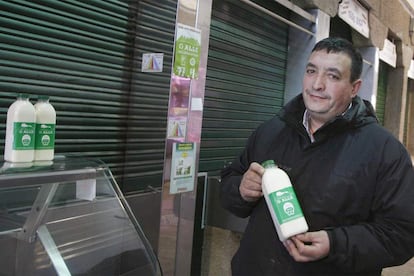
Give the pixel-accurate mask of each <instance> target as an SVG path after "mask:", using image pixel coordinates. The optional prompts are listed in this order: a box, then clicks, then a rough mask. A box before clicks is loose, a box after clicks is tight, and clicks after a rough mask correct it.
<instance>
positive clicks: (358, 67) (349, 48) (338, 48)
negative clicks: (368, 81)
mask: <svg viewBox="0 0 414 276" xmlns="http://www.w3.org/2000/svg"><path fill="white" fill-rule="evenodd" d="M321 50H325V51H327V52H328V53H344V54H346V55H348V56H349V58H350V59H351V82H354V81H356V80H357V79H359V78H360V77H361V73H362V57H361V54H360V53H359V52H358V51H357V50H355V48H354V46H353V45H352V44H351V42H349V41H348V40H345V39H343V38H339V37H328V38H325V39H323V40H321V41H319V42H318V43H316V44H315V46H314V47H313V49H312V52H315V51H321Z"/></svg>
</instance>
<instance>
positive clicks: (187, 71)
mask: <svg viewBox="0 0 414 276" xmlns="http://www.w3.org/2000/svg"><path fill="white" fill-rule="evenodd" d="M174 52H175V55H174V74H175V75H176V76H179V77H184V78H190V79H196V78H198V67H199V64H200V54H201V31H200V30H198V29H195V28H192V27H190V26H186V25H183V24H178V25H177V34H176V42H175V51H174Z"/></svg>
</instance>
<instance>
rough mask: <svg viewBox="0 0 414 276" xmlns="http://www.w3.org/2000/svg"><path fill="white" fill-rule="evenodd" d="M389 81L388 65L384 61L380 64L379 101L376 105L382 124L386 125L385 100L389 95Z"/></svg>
mask: <svg viewBox="0 0 414 276" xmlns="http://www.w3.org/2000/svg"><path fill="white" fill-rule="evenodd" d="M387 83H388V65H387V64H385V63H384V62H380V64H379V72H378V89H377V102H376V105H375V112H376V113H377V117H378V120H379V122H380V124H381V125H384V116H385V101H386V97H387Z"/></svg>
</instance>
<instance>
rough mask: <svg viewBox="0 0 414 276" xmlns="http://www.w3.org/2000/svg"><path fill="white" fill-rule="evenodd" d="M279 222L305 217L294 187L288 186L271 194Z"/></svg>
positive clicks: (271, 200)
mask: <svg viewBox="0 0 414 276" xmlns="http://www.w3.org/2000/svg"><path fill="white" fill-rule="evenodd" d="M269 199H270V202H271V203H272V206H273V209H274V210H275V213H276V217H277V220H278V221H279V224H283V223H286V222H288V221H291V220H294V219H297V218H300V217H303V213H302V209H301V208H300V205H299V202H298V199H297V198H296V194H295V191H294V190H293V187H287V188H284V189H281V190H278V191H275V192H273V193H271V194H269Z"/></svg>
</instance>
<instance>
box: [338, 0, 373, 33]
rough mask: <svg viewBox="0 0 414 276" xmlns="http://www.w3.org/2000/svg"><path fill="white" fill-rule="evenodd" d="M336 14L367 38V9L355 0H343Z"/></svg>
mask: <svg viewBox="0 0 414 276" xmlns="http://www.w3.org/2000/svg"><path fill="white" fill-rule="evenodd" d="M338 15H339V17H340V18H342V19H343V20H344V21H345V22H346V23H348V24H349V25H350V26H351V27H352V28H354V29H355V30H356V31H358V32H359V33H360V34H362V35H363V36H365V37H366V38H369V25H368V10H367V9H366V8H364V7H363V6H362V5H361V4H360V3H359V2H358V1H356V0H343V1H342V2H341V4H339V8H338Z"/></svg>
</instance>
